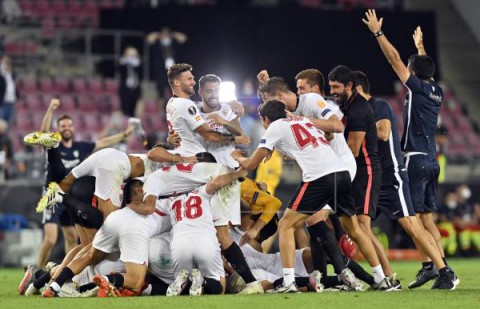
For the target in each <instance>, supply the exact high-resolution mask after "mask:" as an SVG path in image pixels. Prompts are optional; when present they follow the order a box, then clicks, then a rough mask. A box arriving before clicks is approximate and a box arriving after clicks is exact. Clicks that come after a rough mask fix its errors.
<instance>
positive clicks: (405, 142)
mask: <svg viewBox="0 0 480 309" xmlns="http://www.w3.org/2000/svg"><path fill="white" fill-rule="evenodd" d="M363 22H364V23H365V24H366V25H367V26H368V28H369V29H370V31H371V32H372V34H373V35H374V37H375V38H376V40H377V42H378V44H379V45H380V48H381V49H382V52H383V54H384V55H385V58H387V60H388V62H389V63H390V64H391V65H392V68H393V70H394V71H395V73H397V75H398V77H399V78H400V80H401V81H402V83H404V84H405V86H406V87H407V88H408V95H407V98H406V100H405V110H404V114H403V120H404V130H403V136H402V139H401V146H402V150H403V151H404V152H405V157H406V159H405V165H406V168H407V172H408V177H409V179H410V193H411V197H412V202H413V207H414V209H415V211H416V213H417V217H419V218H420V220H421V221H422V223H423V226H424V227H425V228H426V230H427V231H428V232H429V233H430V234H432V236H433V238H434V239H435V242H436V244H437V249H438V250H439V252H440V254H441V256H442V257H444V256H445V254H444V252H443V247H442V243H441V239H440V233H439V231H438V228H437V226H436V225H435V223H434V221H433V217H432V212H433V211H435V210H436V209H437V207H436V187H437V180H438V176H439V173H440V167H439V165H438V162H437V160H436V157H435V129H436V127H437V123H438V114H439V113H440V107H441V103H442V97H443V92H442V89H441V88H440V87H439V86H438V85H437V84H436V83H435V81H434V79H433V75H434V74H435V63H434V61H433V59H432V58H430V57H428V56H427V54H426V52H425V48H424V47H423V35H422V31H421V29H420V27H418V28H417V29H416V30H415V32H414V35H413V37H414V42H415V45H416V47H417V49H418V54H415V55H412V56H411V57H410V58H409V60H408V66H406V65H405V64H404V63H403V61H402V59H401V58H400V55H399V53H398V51H397V50H396V49H395V47H394V46H393V45H392V44H391V43H390V42H389V41H388V40H387V38H386V36H385V34H384V33H383V31H382V23H383V18H381V19H380V20H379V19H378V18H377V15H376V13H375V10H368V11H367V12H366V13H365V19H363ZM422 254H424V253H422ZM422 259H423V261H424V263H423V267H422V269H421V270H420V271H419V272H418V274H417V277H416V280H415V281H413V282H412V283H410V285H409V288H416V287H419V286H421V285H423V284H425V283H426V282H428V281H429V280H431V279H434V278H435V277H436V276H437V271H436V269H435V268H434V266H433V263H432V261H431V260H430V259H429V258H428V257H427V256H422ZM443 261H444V263H445V264H447V263H446V260H445V258H443ZM459 283H460V280H459V279H458V277H457V276H456V274H455V273H454V272H453V270H452V269H451V268H450V267H445V268H443V269H440V270H438V278H437V280H436V281H435V283H434V284H433V286H432V288H434V289H451V290H453V289H455V287H456V286H457V285H458V284H459Z"/></svg>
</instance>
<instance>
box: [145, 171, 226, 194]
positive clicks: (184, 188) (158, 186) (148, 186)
mask: <svg viewBox="0 0 480 309" xmlns="http://www.w3.org/2000/svg"><path fill="white" fill-rule="evenodd" d="M230 171H231V169H230V168H229V167H228V166H226V165H223V164H219V163H203V162H201V163H195V164H175V165H171V166H165V167H163V168H161V169H159V170H157V171H155V172H153V173H152V174H150V175H149V176H148V177H147V180H146V181H145V183H144V185H143V192H144V197H146V196H148V195H154V196H157V197H158V196H162V195H172V194H176V193H183V192H189V191H191V190H193V189H195V188H196V187H198V186H200V185H203V184H206V183H207V182H208V181H210V179H211V178H212V177H214V176H216V175H221V174H226V173H228V172H230Z"/></svg>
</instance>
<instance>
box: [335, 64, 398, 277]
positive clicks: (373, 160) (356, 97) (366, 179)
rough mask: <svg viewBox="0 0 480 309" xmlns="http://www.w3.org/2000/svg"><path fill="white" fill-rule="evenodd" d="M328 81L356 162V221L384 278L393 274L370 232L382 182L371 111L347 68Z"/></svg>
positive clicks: (339, 70)
mask: <svg viewBox="0 0 480 309" xmlns="http://www.w3.org/2000/svg"><path fill="white" fill-rule="evenodd" d="M328 80H329V85H330V94H331V95H332V96H333V98H334V100H335V101H336V103H337V104H338V105H339V106H340V108H341V110H342V112H343V113H344V117H343V122H344V125H345V131H344V135H345V139H346V140H347V144H348V147H350V150H351V151H352V153H353V156H354V157H355V160H356V163H357V174H356V175H355V178H354V179H353V182H352V189H353V196H354V199H355V207H356V213H357V218H358V222H359V224H360V226H361V228H362V229H363V230H364V232H365V233H367V235H368V236H369V237H370V239H371V240H372V243H373V245H374V247H375V251H376V252H377V255H378V257H379V259H380V263H381V265H382V268H383V272H384V273H385V276H387V277H391V276H392V274H393V273H392V269H391V267H390V262H389V261H388V258H387V256H386V254H385V249H384V248H383V246H382V244H381V243H380V241H379V240H378V239H377V238H376V236H375V235H374V234H373V232H372V229H371V220H372V219H375V217H376V210H377V202H378V194H379V192H380V186H381V183H382V171H381V168H380V161H379V159H378V155H377V128H376V127H375V118H374V115H373V110H372V108H371V106H370V104H369V103H368V102H367V100H365V98H364V97H362V96H361V95H360V94H358V93H357V91H356V90H355V84H354V79H353V72H352V70H351V69H350V68H348V67H347V66H344V65H339V66H336V67H335V68H334V69H333V70H332V71H330V73H329V74H328Z"/></svg>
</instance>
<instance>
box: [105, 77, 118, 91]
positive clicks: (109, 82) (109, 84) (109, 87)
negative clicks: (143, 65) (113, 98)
mask: <svg viewBox="0 0 480 309" xmlns="http://www.w3.org/2000/svg"><path fill="white" fill-rule="evenodd" d="M105 92H107V93H111V94H118V82H117V80H115V79H106V80H105Z"/></svg>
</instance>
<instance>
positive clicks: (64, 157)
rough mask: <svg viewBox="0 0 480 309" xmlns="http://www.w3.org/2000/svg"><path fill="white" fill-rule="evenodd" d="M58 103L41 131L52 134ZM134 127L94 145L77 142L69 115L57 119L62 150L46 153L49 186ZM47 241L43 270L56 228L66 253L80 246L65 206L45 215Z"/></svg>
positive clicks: (42, 254)
mask: <svg viewBox="0 0 480 309" xmlns="http://www.w3.org/2000/svg"><path fill="white" fill-rule="evenodd" d="M60 105H61V102H60V100H59V99H55V98H54V99H52V100H51V102H50V105H49V106H48V108H47V111H46V113H45V116H44V118H43V120H42V125H41V129H40V131H42V132H49V131H50V126H51V123H52V119H53V114H54V112H55V111H56V110H57V109H58V108H59V107H60ZM133 129H134V126H133V125H129V127H128V128H127V129H126V130H125V131H124V132H122V133H119V134H115V135H112V136H108V137H105V138H102V139H99V140H97V141H95V142H86V141H75V140H74V133H75V129H74V126H73V120H72V118H71V117H70V116H68V115H63V116H61V117H60V118H58V119H57V130H58V132H59V134H60V136H61V140H60V143H59V146H58V147H56V148H51V149H49V150H48V152H47V171H46V185H45V186H47V185H48V184H49V183H50V182H52V181H53V182H60V181H61V180H62V179H63V178H64V177H65V176H67V174H68V173H69V172H70V171H71V170H72V169H73V168H74V167H75V166H77V165H78V164H80V163H81V162H82V161H83V160H85V159H86V158H87V157H88V156H89V155H90V154H92V153H93V152H95V151H97V150H100V149H103V148H106V147H110V146H112V145H115V144H117V143H119V142H121V141H122V140H124V139H125V138H126V137H127V136H129V135H130V134H131V133H132V132H133ZM42 223H43V224H44V232H45V235H44V239H43V243H42V246H41V247H40V252H39V257H38V266H40V267H44V266H45V264H46V262H47V260H48V258H49V256H50V253H51V252H52V249H53V247H54V245H55V244H56V242H57V239H58V232H57V225H60V226H61V228H62V232H63V235H64V239H65V252H68V251H70V249H72V248H73V247H75V246H76V245H77V242H78V240H77V233H76V230H75V223H74V221H73V218H72V217H71V216H70V213H69V212H68V211H66V209H65V206H63V205H62V204H58V205H57V207H51V208H47V209H45V210H44V212H43V219H42Z"/></svg>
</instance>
